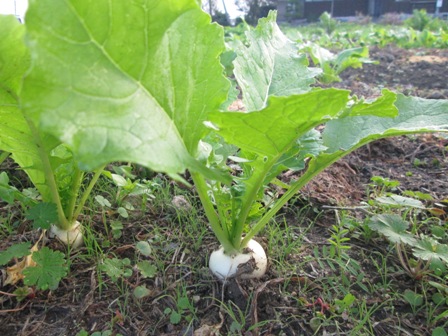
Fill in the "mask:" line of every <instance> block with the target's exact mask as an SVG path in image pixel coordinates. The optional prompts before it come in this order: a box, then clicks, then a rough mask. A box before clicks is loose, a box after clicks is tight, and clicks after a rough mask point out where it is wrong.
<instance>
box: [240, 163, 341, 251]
mask: <svg viewBox="0 0 448 336" xmlns="http://www.w3.org/2000/svg"><path fill="white" fill-rule="evenodd" d="M338 159H339V156H337V157H330V158H328V161H327V162H326V164H319V165H316V166H314V167H311V166H310V167H308V170H307V171H306V172H305V173H304V174H303V175H302V176H301V177H300V178H299V179H298V180H297V181H296V182H294V183H293V184H292V185H291V186H290V188H289V189H288V190H287V191H286V192H285V194H284V195H283V196H282V197H281V198H280V199H279V200H277V201H276V202H275V204H274V206H273V207H272V208H271V209H269V211H268V212H266V213H265V214H264V215H263V217H261V219H260V220H259V221H258V222H257V223H256V224H255V225H254V226H253V227H252V228H251V229H250V230H249V232H248V233H247V234H246V236H245V237H244V239H243V240H242V242H241V246H245V245H247V243H248V242H249V240H251V239H252V238H253V237H254V236H255V235H256V234H257V233H258V232H260V230H261V229H263V228H264V227H265V226H266V224H267V223H268V222H269V221H270V220H271V218H272V217H274V216H275V215H276V214H277V213H278V212H279V211H280V209H281V208H282V207H283V206H284V205H285V204H286V203H288V201H289V200H290V199H291V198H292V197H294V195H295V194H296V193H297V192H298V191H299V190H300V189H302V188H303V187H304V186H305V185H306V184H307V183H308V182H309V181H311V180H312V179H313V178H314V177H316V175H318V174H319V173H320V172H322V171H323V170H324V169H325V168H327V167H328V166H329V165H331V164H332V163H333V162H335V161H337V160H338Z"/></svg>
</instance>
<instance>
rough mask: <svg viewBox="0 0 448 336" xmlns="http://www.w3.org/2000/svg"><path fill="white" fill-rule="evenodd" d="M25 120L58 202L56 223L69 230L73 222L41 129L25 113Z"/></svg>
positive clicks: (50, 189)
mask: <svg viewBox="0 0 448 336" xmlns="http://www.w3.org/2000/svg"><path fill="white" fill-rule="evenodd" d="M24 117H25V120H26V122H27V124H28V127H29V128H30V131H31V134H32V136H33V138H34V142H35V143H36V146H37V148H38V153H39V157H40V159H41V161H42V167H43V170H44V175H45V180H46V185H47V187H48V189H49V191H50V195H51V199H52V201H53V203H54V204H56V209H57V213H58V223H56V224H55V225H56V226H57V227H59V228H60V229H62V230H69V229H70V228H71V226H72V223H71V222H69V221H68V220H67V218H66V217H65V213H64V209H63V207H62V202H61V197H60V195H59V189H58V186H57V183H56V179H55V176H54V172H53V169H52V168H51V163H50V159H49V157H48V155H47V152H46V151H45V147H44V143H43V141H42V138H41V137H40V134H39V131H38V130H37V128H36V127H35V126H34V124H33V122H32V121H31V120H30V119H29V118H28V117H27V116H26V115H25V114H24Z"/></svg>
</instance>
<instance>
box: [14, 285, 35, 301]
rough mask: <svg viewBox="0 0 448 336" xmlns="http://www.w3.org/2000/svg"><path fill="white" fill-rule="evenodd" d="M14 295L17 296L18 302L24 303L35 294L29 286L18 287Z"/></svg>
mask: <svg viewBox="0 0 448 336" xmlns="http://www.w3.org/2000/svg"><path fill="white" fill-rule="evenodd" d="M13 294H14V295H16V300H17V301H18V302H21V301H23V300H24V299H26V297H27V296H28V295H30V294H33V289H32V288H30V287H28V286H24V287H18V288H17V289H16V290H15V291H14V292H13Z"/></svg>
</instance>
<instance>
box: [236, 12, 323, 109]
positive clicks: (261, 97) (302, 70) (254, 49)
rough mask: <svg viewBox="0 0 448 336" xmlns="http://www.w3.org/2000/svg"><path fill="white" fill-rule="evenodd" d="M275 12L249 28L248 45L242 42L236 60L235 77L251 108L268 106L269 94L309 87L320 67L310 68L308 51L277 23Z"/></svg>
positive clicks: (245, 101)
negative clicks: (297, 43)
mask: <svg viewBox="0 0 448 336" xmlns="http://www.w3.org/2000/svg"><path fill="white" fill-rule="evenodd" d="M276 16H277V15H276V12H270V13H269V16H268V17H267V18H265V19H260V21H259V23H258V26H257V28H255V29H254V30H252V31H248V32H246V37H247V42H248V43H249V46H248V47H245V46H244V45H243V44H242V43H240V46H239V48H238V49H237V50H236V53H237V58H236V59H235V61H234V66H235V70H234V73H235V77H236V79H237V81H238V84H239V85H240V87H241V90H242V92H243V102H244V106H245V107H246V109H247V110H248V111H255V110H260V109H262V108H264V107H265V106H266V103H267V100H268V97H269V96H289V95H292V94H297V93H303V92H306V91H309V90H310V87H309V86H310V84H312V83H314V77H316V76H317V75H319V74H320V73H321V71H320V70H319V69H314V68H308V67H307V66H308V60H307V58H306V56H305V55H301V56H299V55H298V48H297V46H296V44H295V43H293V42H292V41H290V40H289V39H288V38H287V37H286V36H285V35H283V33H282V32H281V31H280V28H279V27H278V26H277V24H276V23H275V19H276Z"/></svg>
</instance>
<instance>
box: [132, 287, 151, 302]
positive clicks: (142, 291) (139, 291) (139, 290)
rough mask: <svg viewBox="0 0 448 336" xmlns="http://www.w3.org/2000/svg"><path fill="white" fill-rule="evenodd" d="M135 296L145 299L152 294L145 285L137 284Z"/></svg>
mask: <svg viewBox="0 0 448 336" xmlns="http://www.w3.org/2000/svg"><path fill="white" fill-rule="evenodd" d="M133 293H134V296H135V297H136V298H137V299H143V298H144V297H146V296H148V295H151V291H150V290H149V289H148V288H146V287H145V286H137V287H135V288H134V292H133Z"/></svg>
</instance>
